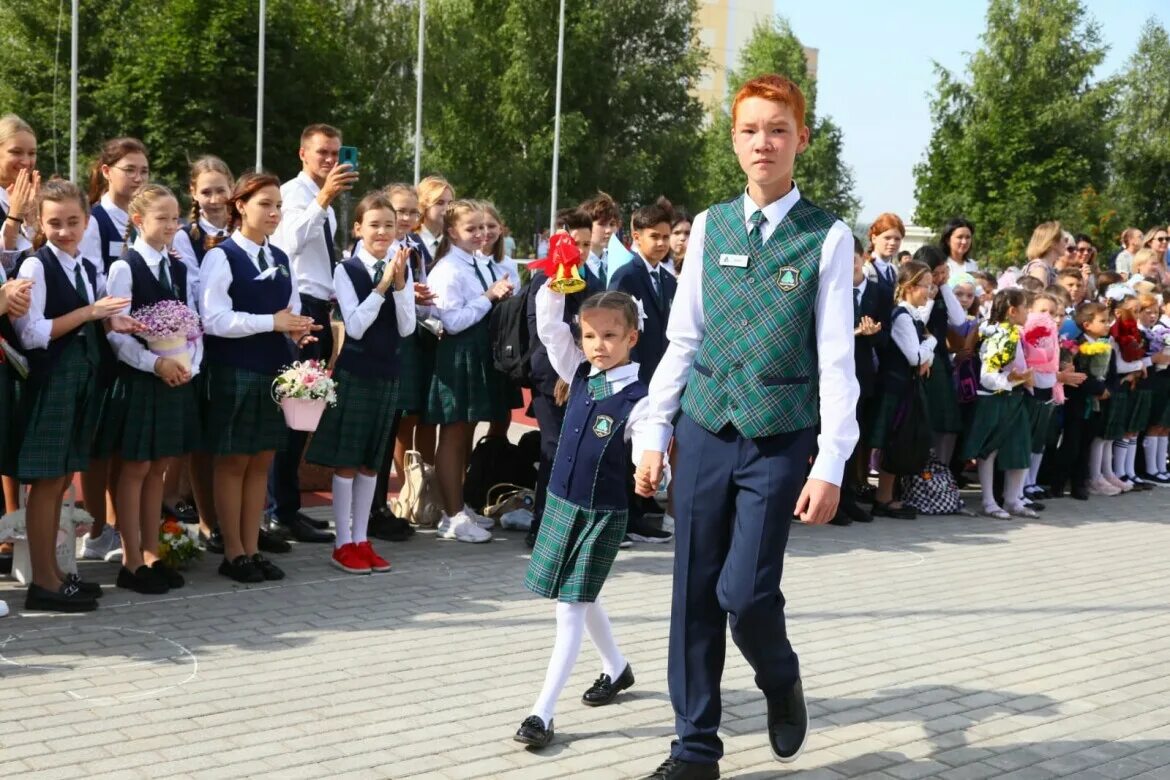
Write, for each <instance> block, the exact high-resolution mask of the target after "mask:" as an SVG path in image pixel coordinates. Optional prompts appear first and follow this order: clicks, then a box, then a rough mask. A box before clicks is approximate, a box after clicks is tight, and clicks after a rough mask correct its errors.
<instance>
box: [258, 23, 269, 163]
mask: <svg viewBox="0 0 1170 780" xmlns="http://www.w3.org/2000/svg"><path fill="white" fill-rule="evenodd" d="M267 18H268V3H267V0H260V39H259V42H258V44H257V47H256V48H257V49H258V55H257V59H258V63H257V65H256V170H257V171H259V170H262V163H263V158H264V43H265V41H264V27H265V20H266V19H267Z"/></svg>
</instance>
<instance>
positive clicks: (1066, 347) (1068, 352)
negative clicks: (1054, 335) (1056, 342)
mask: <svg viewBox="0 0 1170 780" xmlns="http://www.w3.org/2000/svg"><path fill="white" fill-rule="evenodd" d="M1080 349H1081V345H1080V344H1078V343H1077V340H1076V339H1070V338H1061V339H1060V364H1061V365H1064V364H1065V363H1071V362H1073V361H1074V360H1076V358H1077V354H1078V353H1079V352H1080Z"/></svg>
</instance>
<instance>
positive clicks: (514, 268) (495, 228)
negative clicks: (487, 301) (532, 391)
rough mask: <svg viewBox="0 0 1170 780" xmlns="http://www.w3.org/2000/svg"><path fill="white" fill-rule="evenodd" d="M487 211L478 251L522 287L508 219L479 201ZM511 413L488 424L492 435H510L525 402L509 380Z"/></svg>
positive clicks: (484, 261) (485, 263) (498, 272)
mask: <svg viewBox="0 0 1170 780" xmlns="http://www.w3.org/2000/svg"><path fill="white" fill-rule="evenodd" d="M478 203H479V205H480V208H482V209H483V213H484V229H485V230H486V232H487V236H486V237H485V238H484V246H483V249H482V250H481V251H480V252H479V254H477V255H476V257H478V258H480V259H481V262H482V264H483V266H484V267H485V268H487V267H488V264H489V263H490V264H491V269H492V270H493V271H494V272H495V273H494V275H495V276H498V277H499V278H501V279H507V280H508V281H509V282H511V283H512V289H513V290H519V289H520V288H521V287H522V286H523V285H522V283H521V281H520V267H519V266H518V265H517V264H516V261H515V260H513V259H512V258H510V257H508V256H507V255H506V254H504V232H503V231H504V221H503V220H502V219H500V212H499V211H497V210H496V207H495V206H494V205H492V204H491V203H488V202H487V201H478ZM507 394H508V409H509V413H508V414H507V415H505V416H504V417H501V418H500V419H497V420H492V421H491V425H490V426H489V427H488V436H507V435H508V428H509V427H510V426H511V424H512V415H511V411H510V410H512V409H520V408H522V407H523V406H524V396H523V394H522V393H521V391H520V386H519V385H514V384H512V383H511V382H508V383H507Z"/></svg>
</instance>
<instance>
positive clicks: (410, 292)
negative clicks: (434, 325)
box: [390, 266, 418, 337]
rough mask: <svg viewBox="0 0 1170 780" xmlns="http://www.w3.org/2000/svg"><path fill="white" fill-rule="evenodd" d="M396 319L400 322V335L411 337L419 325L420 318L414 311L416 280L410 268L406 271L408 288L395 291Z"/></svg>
mask: <svg viewBox="0 0 1170 780" xmlns="http://www.w3.org/2000/svg"><path fill="white" fill-rule="evenodd" d="M390 289H391V290H393V293H392V294H393V296H394V317H395V319H396V320H397V321H398V335H399V336H403V337H405V336H409V335H410V334H411V333H414V329H415V327H416V326H417V325H418V317H417V316H416V314H415V311H414V280H413V279H412V278H411V276H410V267H409V266H408V267H407V269H406V286H404V287H403V288H402V289H401V290H394V288H393V287H391V288H390Z"/></svg>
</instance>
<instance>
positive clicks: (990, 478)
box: [975, 452, 1000, 512]
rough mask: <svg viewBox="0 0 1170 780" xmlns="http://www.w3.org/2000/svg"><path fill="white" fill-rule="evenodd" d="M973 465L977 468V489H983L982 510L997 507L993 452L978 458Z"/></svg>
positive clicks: (992, 509) (988, 510)
mask: <svg viewBox="0 0 1170 780" xmlns="http://www.w3.org/2000/svg"><path fill="white" fill-rule="evenodd" d="M975 465H976V467H977V468H978V470H979V489H980V490H982V491H983V511H984V512H991V511H994V510H996V509H999V508H1000V506H999V504H997V503H995V453H994V452H993V453H991V454H990V455H988V456H987V457H986V458H979V459H978V460H977V461H975Z"/></svg>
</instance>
